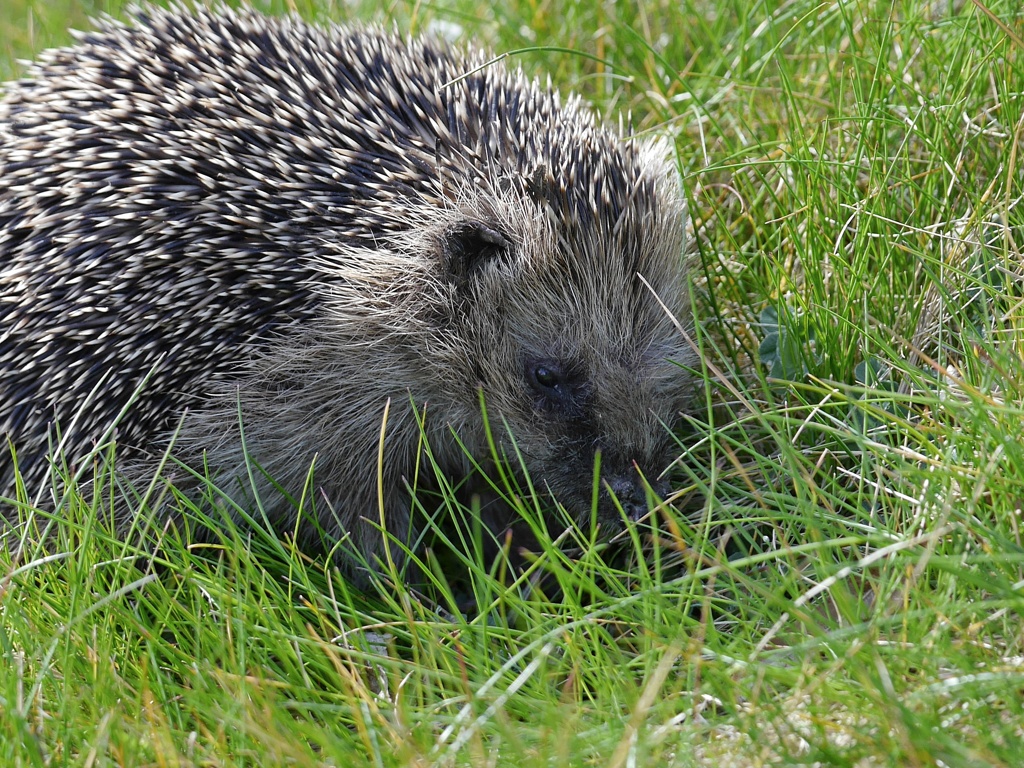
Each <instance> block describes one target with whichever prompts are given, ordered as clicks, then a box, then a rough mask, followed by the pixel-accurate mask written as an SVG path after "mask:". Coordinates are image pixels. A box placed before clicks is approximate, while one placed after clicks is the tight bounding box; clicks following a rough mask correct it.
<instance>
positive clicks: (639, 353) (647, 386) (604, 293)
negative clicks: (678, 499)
mask: <svg viewBox="0 0 1024 768" xmlns="http://www.w3.org/2000/svg"><path fill="white" fill-rule="evenodd" d="M645 202H647V203H649V204H653V203H655V202H661V201H651V200H646V201H645ZM670 202H673V201H670ZM644 213H646V215H641V214H644ZM656 213H657V215H654V213H652V212H650V211H647V212H635V215H631V216H629V217H627V219H626V220H624V221H626V226H623V227H620V228H619V231H618V232H617V233H616V235H615V236H614V237H611V236H608V235H607V234H605V235H602V233H600V232H598V233H593V232H585V231H583V230H582V229H581V230H579V231H576V232H568V233H566V232H564V231H563V232H559V233H558V234H557V235H556V234H555V233H554V231H553V229H552V228H551V227H550V226H549V225H547V224H545V223H544V222H543V220H541V219H539V218H537V217H534V218H532V219H531V218H530V217H527V216H516V217H511V216H510V217H506V218H505V219H504V220H502V221H494V220H486V221H482V220H475V221H474V220H465V221H462V222H460V223H459V224H458V225H457V226H455V227H452V228H451V229H450V230H449V237H448V240H447V241H446V252H447V254H448V258H449V261H448V269H449V275H450V276H452V279H453V282H454V284H455V290H456V292H457V293H458V294H459V295H460V296H461V297H462V302H461V306H460V308H459V310H458V311H459V312H460V313H462V315H463V318H462V320H461V322H459V323H458V326H459V332H458V333H459V336H460V337H461V340H462V341H463V342H464V344H465V347H464V349H465V356H466V358H468V359H467V360H466V362H467V363H468V364H469V368H468V369H466V374H467V376H468V377H469V378H470V380H471V382H472V384H473V386H472V387H467V388H466V390H465V392H464V394H465V397H466V406H467V408H474V407H475V408H477V412H479V411H478V405H477V404H476V403H475V402H473V401H474V400H475V397H476V391H477V389H476V388H477V387H479V388H482V390H483V394H484V399H485V404H486V407H487V409H488V419H489V421H490V427H491V433H492V434H493V435H494V436H495V437H496V438H498V439H502V438H503V436H504V439H503V440H502V442H503V446H502V447H503V449H504V450H505V452H506V454H507V456H508V457H510V458H511V459H512V461H511V462H510V463H511V464H513V465H515V464H516V463H518V461H519V459H518V458H513V457H516V456H518V457H521V461H522V464H523V465H524V469H525V470H526V471H527V472H528V473H529V475H530V479H531V481H532V483H533V485H534V487H536V488H539V489H545V488H546V489H547V490H549V491H550V492H551V493H552V495H553V496H554V497H555V498H557V499H558V501H559V502H560V503H561V504H562V505H563V506H564V507H565V508H566V509H567V510H569V511H570V513H572V514H573V515H574V516H575V517H577V519H578V520H579V521H580V522H581V523H586V522H588V521H589V520H590V518H591V512H592V509H593V488H594V477H595V461H596V460H598V457H599V461H600V464H599V466H600V480H601V482H600V494H599V497H598V505H597V509H598V520H599V522H600V523H601V524H602V525H603V526H605V527H606V528H608V527H611V528H613V529H614V528H615V527H616V526H617V524H618V522H619V521H620V520H621V513H620V511H619V507H620V506H621V509H622V511H623V512H625V513H626V515H628V516H630V517H632V518H636V517H639V516H641V515H643V514H645V513H646V512H647V509H648V506H647V489H648V487H651V488H653V489H654V490H655V491H656V492H658V493H659V494H664V492H665V491H666V490H667V489H666V486H665V484H664V483H663V482H660V481H659V478H660V477H661V476H662V473H663V472H664V470H665V469H666V467H667V466H668V465H669V464H670V463H671V461H672V459H673V458H674V457H675V456H676V455H677V454H678V444H677V443H676V442H675V440H674V438H673V436H672V433H671V427H672V426H673V425H675V424H676V423H677V422H678V417H679V413H680V411H681V409H682V408H683V407H684V406H685V403H686V401H687V400H688V399H689V397H690V395H691V394H692V384H691V382H690V380H689V377H688V376H687V374H686V373H685V371H684V370H683V368H681V367H680V365H679V363H683V364H689V363H690V362H692V356H693V355H692V353H691V352H690V350H689V346H688V345H687V344H686V342H685V339H684V338H683V335H682V333H681V332H680V330H679V327H678V326H677V324H676V318H674V317H672V316H671V315H672V314H673V313H675V314H678V315H679V318H678V320H680V321H682V324H683V325H684V326H685V324H686V322H685V305H684V302H683V298H684V297H685V295H686V293H687V292H686V290H685V284H684V278H685V274H684V269H683V248H682V229H683V220H684V212H683V209H682V206H681V204H680V205H678V206H674V207H670V209H669V210H659V211H657V212H656ZM633 221H636V222H643V232H634V231H631V230H630V227H629V223H630V222H633ZM641 276H642V277H641ZM662 302H663V303H664V305H665V306H662ZM467 383H469V382H467ZM466 421H467V423H468V421H469V420H468V419H466ZM477 438H478V439H477V440H472V441H469V442H471V443H475V444H476V445H478V446H479V445H481V443H482V441H483V440H482V439H483V435H482V434H481V435H478V436H477ZM513 442H514V446H515V452H513V451H512V450H511V449H512V444H513ZM613 494H614V496H615V497H616V499H617V502H618V503H616V501H615V500H613V498H612V495H613Z"/></svg>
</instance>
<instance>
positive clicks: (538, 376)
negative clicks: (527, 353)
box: [533, 365, 559, 389]
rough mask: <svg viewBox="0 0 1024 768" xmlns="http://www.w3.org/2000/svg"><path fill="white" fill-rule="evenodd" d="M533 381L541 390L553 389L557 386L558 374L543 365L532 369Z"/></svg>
mask: <svg viewBox="0 0 1024 768" xmlns="http://www.w3.org/2000/svg"><path fill="white" fill-rule="evenodd" d="M533 379H534V381H536V382H537V384H539V385H540V387H541V388H543V389H555V388H556V387H557V386H558V382H559V376H558V374H557V373H556V372H555V371H553V370H551V369H550V368H548V367H547V366H545V365H538V366H537V367H536V368H534V369H533Z"/></svg>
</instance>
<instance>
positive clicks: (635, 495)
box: [605, 472, 669, 521]
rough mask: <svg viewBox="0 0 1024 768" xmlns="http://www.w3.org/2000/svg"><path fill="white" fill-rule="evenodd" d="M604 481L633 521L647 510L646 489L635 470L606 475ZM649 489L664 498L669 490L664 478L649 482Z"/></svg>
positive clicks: (642, 515)
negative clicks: (622, 473)
mask: <svg viewBox="0 0 1024 768" xmlns="http://www.w3.org/2000/svg"><path fill="white" fill-rule="evenodd" d="M605 482H606V483H607V485H608V490H609V491H611V492H612V493H613V494H615V498H616V499H618V500H619V503H620V504H621V505H622V511H623V512H625V513H626V516H627V517H628V518H629V519H630V520H633V521H636V520H639V519H640V518H642V517H644V516H645V515H646V514H647V512H648V508H647V491H646V489H645V488H644V483H643V481H642V480H641V479H640V476H639V475H638V474H637V473H636V472H631V473H630V474H626V475H612V476H611V477H606V478H605ZM650 486H651V490H652V491H653V492H654V494H655V495H656V496H658V497H659V498H665V496H667V495H668V492H669V485H668V483H667V482H665V481H664V480H656V481H655V482H653V483H651V484H650Z"/></svg>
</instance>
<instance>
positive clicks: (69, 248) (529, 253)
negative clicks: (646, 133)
mask: <svg viewBox="0 0 1024 768" xmlns="http://www.w3.org/2000/svg"><path fill="white" fill-rule="evenodd" d="M687 224H688V219H687V212H686V206H685V201H684V196H683V193H682V190H681V181H680V177H679V173H678V169H677V164H676V161H675V160H674V156H673V152H672V147H671V143H670V142H669V141H668V140H667V139H665V138H653V139H652V138H648V139H645V140H639V139H637V138H635V137H631V136H629V135H623V132H622V130H621V128H620V129H619V130H614V129H612V128H610V127H607V126H604V125H602V124H601V123H600V121H598V120H597V119H596V117H595V116H594V114H593V113H592V111H591V110H590V109H589V108H588V107H587V106H586V105H585V104H584V103H583V102H582V101H581V99H579V98H578V97H575V96H572V97H569V98H567V99H564V100H563V99H562V98H560V96H559V94H558V93H557V92H556V91H555V90H554V89H552V88H551V86H550V84H548V85H543V84H541V83H539V82H538V81H537V80H536V79H530V78H528V77H527V76H526V75H524V74H523V72H522V71H521V70H520V69H518V68H512V67H510V66H506V65H505V64H504V63H503V62H502V61H500V60H497V61H495V60H491V59H489V58H488V56H487V55H486V54H485V53H483V52H481V51H479V50H476V49H472V48H471V49H468V50H464V49H458V48H457V46H454V45H450V44H448V43H446V42H444V41H441V40H440V39H432V38H430V37H422V38H407V37H402V36H400V35H398V34H397V33H395V32H390V31H385V30H382V29H379V28H375V27H368V26H367V27H355V26H351V25H350V26H344V25H335V26H329V27H323V26H314V25H310V24H307V23H304V22H303V21H301V20H300V19H298V18H296V17H268V16H263V15H260V14H259V13H257V12H255V11H253V10H249V9H242V10H230V9H227V8H223V7H216V8H213V9H204V8H197V9H188V8H185V7H176V8H172V9H170V10H162V9H157V8H150V7H145V6H143V7H136V8H134V9H133V10H132V12H131V18H130V19H129V21H128V22H127V23H121V22H117V21H115V20H113V19H104V20H102V21H100V22H98V23H97V25H96V28H95V30H94V31H92V32H89V33H84V34H82V33H77V39H76V43H75V44H74V45H73V46H72V47H68V48H64V49H59V50H52V51H49V52H46V53H44V54H42V55H41V57H40V58H39V59H38V60H37V62H36V63H35V64H32V65H31V68H30V70H29V71H28V73H27V74H26V76H25V77H24V78H23V79H22V80H20V81H18V82H15V83H12V84H9V85H8V86H7V87H6V92H5V94H4V96H3V98H2V101H0V437H3V438H5V440H4V444H5V450H3V451H0V495H2V496H3V497H5V498H7V499H8V500H9V501H10V500H11V499H12V498H14V495H15V475H16V470H17V474H19V475H20V476H21V478H22V479H23V481H24V482H25V483H26V486H25V487H26V488H28V489H29V490H30V491H31V492H33V493H35V492H36V491H39V493H40V494H41V495H40V496H39V497H38V498H39V499H44V500H45V497H46V494H49V495H51V496H53V494H54V493H55V491H54V489H55V488H58V487H59V483H57V482H56V479H55V478H56V474H57V473H56V470H55V467H57V466H60V467H70V468H71V470H72V471H74V470H75V469H80V468H81V467H80V465H81V464H82V463H87V462H89V461H91V460H92V459H91V458H90V457H93V456H95V452H96V451H97V450H99V449H103V448H104V447H105V446H108V445H109V444H112V443H116V448H117V451H116V452H117V461H118V472H119V475H118V477H119V478H121V479H122V480H123V482H124V483H125V484H127V486H128V487H133V485H135V484H140V483H146V482H148V478H149V477H150V475H149V474H148V473H150V472H152V469H153V467H154V466H156V464H155V463H154V462H156V461H158V460H159V459H160V457H162V456H163V455H164V452H168V455H169V456H171V457H173V462H174V464H175V465H176V466H181V467H192V468H196V469H198V470H200V471H205V472H207V473H209V474H210V475H212V476H213V478H214V479H215V481H216V483H217V484H218V486H219V488H220V489H221V492H222V493H223V494H224V498H226V499H229V500H230V502H231V504H230V508H231V509H236V510H246V509H249V510H252V509H254V508H256V507H258V509H259V510H260V512H261V514H262V515H264V516H265V519H266V520H268V521H269V522H270V523H271V524H272V525H273V526H275V528H276V529H278V530H280V531H283V532H288V533H291V532H295V533H297V534H298V535H299V537H300V539H302V540H303V541H304V542H313V541H318V542H322V541H323V538H322V537H323V535H324V534H326V535H327V536H328V537H330V540H331V541H345V542H347V544H348V550H349V552H350V554H349V555H339V556H338V557H339V558H340V562H339V565H340V566H341V567H342V568H343V570H344V571H345V572H346V573H347V574H348V575H349V576H350V577H351V578H352V579H353V580H355V581H357V582H358V581H359V580H360V579H361V580H362V581H363V582H364V583H365V581H366V580H367V579H368V578H370V577H371V576H372V575H373V574H374V573H375V571H374V569H373V567H371V568H370V569H369V570H366V569H365V568H364V566H363V565H362V563H364V562H368V563H371V564H375V563H376V564H379V563H381V562H383V561H386V560H387V559H388V558H392V559H394V560H396V561H398V562H401V561H402V560H403V555H404V554H405V553H406V551H407V547H408V546H410V545H412V543H413V542H415V541H417V536H418V535H419V534H420V533H421V528H422V524H420V523H418V522H417V521H416V518H415V515H413V513H412V510H413V509H414V501H413V493H414V488H413V486H416V487H417V488H420V487H423V488H426V487H428V486H429V485H430V483H431V482H434V484H435V486H436V484H437V483H438V482H440V481H441V479H445V480H450V481H451V482H452V483H453V484H459V483H462V485H460V486H458V487H460V488H468V489H470V491H471V492H476V493H478V494H480V493H482V491H481V489H486V488H488V487H489V486H488V485H487V484H486V482H487V481H482V480H479V479H478V480H476V481H473V480H472V478H474V477H476V478H480V477H484V478H486V477H488V476H489V473H493V471H494V468H495V467H496V465H497V463H498V462H505V463H506V465H507V466H506V469H507V470H508V471H509V472H510V473H511V474H512V475H513V476H514V477H515V478H518V480H517V481H516V482H518V483H521V484H522V487H530V488H533V489H535V491H536V493H538V494H540V495H542V496H543V497H544V498H546V499H549V502H550V503H551V506H552V508H553V509H559V508H560V509H561V510H562V511H564V512H565V513H568V515H570V516H571V517H572V518H574V519H575V520H576V521H578V522H579V523H580V524H581V525H586V526H590V525H592V524H594V523H595V522H596V524H597V525H598V526H599V527H600V528H601V530H602V531H606V532H607V531H614V530H617V529H619V528H620V527H621V525H622V523H623V520H624V519H625V518H633V519H636V518H639V517H640V516H642V515H644V514H646V513H647V512H648V510H649V506H648V503H649V501H650V492H651V491H652V490H653V491H656V492H658V493H661V494H663V493H664V492H665V490H666V487H665V485H664V480H659V478H661V477H662V473H663V472H664V471H665V470H666V468H667V467H669V465H670V464H671V463H672V461H673V458H674V457H676V456H677V454H678V442H677V440H676V439H675V438H674V437H673V433H672V428H673V427H674V426H675V425H677V424H678V423H679V419H680V415H681V414H682V413H684V412H685V410H686V408H687V403H688V402H689V401H690V399H691V393H692V390H693V389H694V374H693V370H694V363H695V359H694V353H693V352H692V351H691V348H692V345H688V344H687V342H686V341H685V329H686V327H687V324H688V323H690V322H692V320H688V318H690V317H691V313H690V311H689V290H688V284H687V275H688V266H687V259H686V248H685V245H686V242H685V230H686V227H687ZM424 446H429V450H424ZM595 464H596V466H597V467H599V469H598V470H595ZM595 472H599V476H597V479H598V480H599V482H597V483H595V477H596V475H595ZM188 476H189V475H187V474H186V475H182V477H181V478H179V479H181V480H182V487H186V486H187V478H188ZM430 478H436V480H434V481H431V480H430ZM466 478H470V480H468V481H467V480H466ZM527 483H529V485H528V486H527V485H526V484H527ZM595 488H597V491H596V493H595ZM473 489H476V490H475V491H473ZM492 495H493V494H492ZM303 498H305V499H306V501H307V502H308V504H309V505H310V507H311V511H310V510H306V509H301V508H300V507H301V506H302V505H301V504H300V503H299V502H300V501H301V500H302V499H303ZM477 498H480V496H479V495H478V496H477ZM49 502H50V503H51V504H56V503H57V500H56V499H50V500H49ZM492 503H499V502H492ZM499 505H500V503H499ZM11 506H12V505H11V504H10V503H9V504H8V507H9V508H10V507H11ZM127 506H128V507H129V508H130V507H131V505H130V504H129V505H127ZM595 510H596V512H595ZM124 514H131V512H125V513H124ZM502 514H504V513H502ZM502 514H496V515H493V516H491V517H489V518H488V520H497V521H498V522H489V523H488V524H489V525H491V526H492V527H495V528H497V529H500V528H501V526H508V525H511V523H510V522H509V521H508V520H507V519H504V518H503V517H502ZM236 515H237V513H236ZM8 517H10V516H8ZM387 542H392V545H391V546H390V549H389V548H388V547H389V545H388V543H387ZM351 553H354V554H355V555H358V557H354V556H353V554H351ZM377 567H378V568H379V565H378V566H377ZM379 572H380V571H379V570H378V571H376V573H379Z"/></svg>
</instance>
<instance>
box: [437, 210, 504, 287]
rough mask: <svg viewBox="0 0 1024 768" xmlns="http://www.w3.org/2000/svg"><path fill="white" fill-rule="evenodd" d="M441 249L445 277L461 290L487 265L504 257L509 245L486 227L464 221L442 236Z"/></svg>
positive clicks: (500, 235)
mask: <svg viewBox="0 0 1024 768" xmlns="http://www.w3.org/2000/svg"><path fill="white" fill-rule="evenodd" d="M442 248H443V251H444V254H443V267H444V271H445V274H446V275H447V276H448V278H449V279H450V280H451V281H452V282H453V283H455V285H456V286H458V287H460V288H461V287H463V286H465V285H466V284H467V283H468V282H469V281H470V280H471V279H472V277H473V275H474V274H475V273H476V272H478V271H479V270H480V269H482V268H483V267H484V265H485V264H487V263H488V262H489V261H492V260H493V259H498V258H501V257H503V256H504V255H505V254H507V253H508V252H509V251H510V250H511V248H512V243H511V242H510V241H509V239H508V238H507V237H505V236H504V235H503V234H501V232H499V231H498V230H496V229H493V228H491V227H488V226H487V225H486V224H482V223H481V222H479V221H464V222H460V223H459V224H456V225H455V226H454V227H452V228H451V229H449V230H448V231H447V232H446V233H445V236H444V242H443V245H442Z"/></svg>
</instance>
